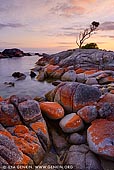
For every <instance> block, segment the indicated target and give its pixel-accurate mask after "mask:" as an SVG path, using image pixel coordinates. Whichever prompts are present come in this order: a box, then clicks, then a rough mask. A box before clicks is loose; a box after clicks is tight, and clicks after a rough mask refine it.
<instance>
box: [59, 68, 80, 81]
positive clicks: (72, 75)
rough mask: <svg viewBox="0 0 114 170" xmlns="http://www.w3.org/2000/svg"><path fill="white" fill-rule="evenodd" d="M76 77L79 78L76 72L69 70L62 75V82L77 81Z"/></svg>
mask: <svg viewBox="0 0 114 170" xmlns="http://www.w3.org/2000/svg"><path fill="white" fill-rule="evenodd" d="M76 77H77V75H76V72H75V71H74V70H69V71H67V72H65V73H64V74H63V75H62V77H61V80H62V81H76Z"/></svg>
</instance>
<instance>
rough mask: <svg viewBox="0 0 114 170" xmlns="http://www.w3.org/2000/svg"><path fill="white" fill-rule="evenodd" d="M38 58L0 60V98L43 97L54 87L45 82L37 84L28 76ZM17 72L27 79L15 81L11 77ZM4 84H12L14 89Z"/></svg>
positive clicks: (26, 57)
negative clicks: (19, 96)
mask: <svg viewBox="0 0 114 170" xmlns="http://www.w3.org/2000/svg"><path fill="white" fill-rule="evenodd" d="M37 60H38V56H25V57H21V58H6V59H0V96H3V97H9V96H11V95H14V94H15V95H30V96H32V97H35V96H43V95H44V94H45V93H46V92H48V91H49V90H51V89H53V88H54V86H53V85H51V84H49V83H47V82H38V81H37V80H36V79H31V77H30V76H29V73H30V69H31V68H33V67H34V65H35V62H36V61H37ZM15 71H19V72H22V73H24V74H25V75H26V76H27V77H26V79H25V80H19V81H16V80H15V79H14V78H13V77H12V76H11V75H12V73H13V72H15ZM4 82H14V83H15V86H14V87H8V86H6V85H4Z"/></svg>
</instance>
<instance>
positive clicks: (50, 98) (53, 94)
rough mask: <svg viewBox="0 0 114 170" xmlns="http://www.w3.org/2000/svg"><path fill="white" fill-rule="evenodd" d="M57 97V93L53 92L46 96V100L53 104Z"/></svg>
mask: <svg viewBox="0 0 114 170" xmlns="http://www.w3.org/2000/svg"><path fill="white" fill-rule="evenodd" d="M54 97H55V91H54V90H51V91H49V92H47V93H46V94H45V98H46V100H47V101H50V102H53V101H54Z"/></svg>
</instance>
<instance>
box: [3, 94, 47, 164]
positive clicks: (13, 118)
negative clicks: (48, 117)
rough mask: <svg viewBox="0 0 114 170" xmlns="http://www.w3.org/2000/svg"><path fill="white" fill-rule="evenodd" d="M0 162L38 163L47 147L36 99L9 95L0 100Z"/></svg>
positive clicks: (44, 125)
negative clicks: (7, 97)
mask: <svg viewBox="0 0 114 170" xmlns="http://www.w3.org/2000/svg"><path fill="white" fill-rule="evenodd" d="M0 123H1V124H0V165H4V164H5V165H29V164H30V165H32V166H34V165H38V164H39V163H40V162H41V161H42V159H43V158H44V156H45V154H46V153H47V151H48V150H49V147H50V139H49V134H48V130H47V125H46V122H45V120H44V118H43V117H42V114H41V110H40V107H39V104H38V102H37V101H35V100H32V99H31V97H29V96H25V97H21V98H20V97H18V96H11V97H10V98H9V99H6V100H4V99H2V98H1V102H0Z"/></svg>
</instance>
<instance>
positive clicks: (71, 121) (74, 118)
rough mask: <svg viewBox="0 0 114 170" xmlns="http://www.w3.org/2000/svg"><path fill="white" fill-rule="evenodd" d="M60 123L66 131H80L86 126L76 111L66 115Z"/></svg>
mask: <svg viewBox="0 0 114 170" xmlns="http://www.w3.org/2000/svg"><path fill="white" fill-rule="evenodd" d="M59 125H60V127H61V128H62V130H63V132H66V133H72V132H78V131H80V130H82V129H83V128H84V124H83V121H82V119H81V118H80V117H79V116H78V115H76V113H71V114H68V115H66V116H65V117H64V118H62V119H61V121H60V123H59Z"/></svg>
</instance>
